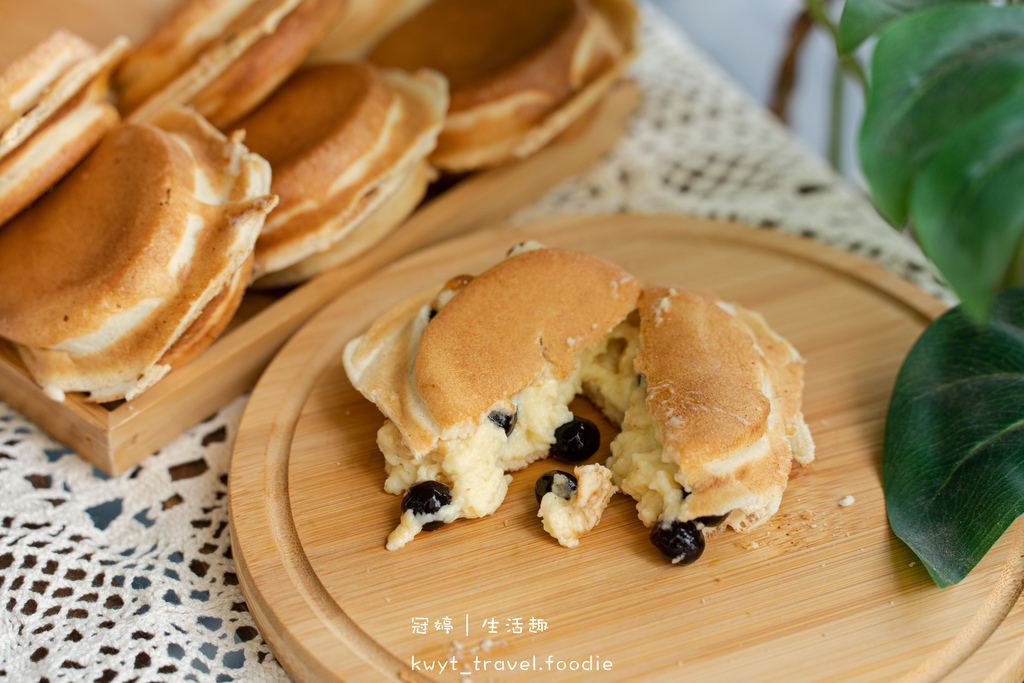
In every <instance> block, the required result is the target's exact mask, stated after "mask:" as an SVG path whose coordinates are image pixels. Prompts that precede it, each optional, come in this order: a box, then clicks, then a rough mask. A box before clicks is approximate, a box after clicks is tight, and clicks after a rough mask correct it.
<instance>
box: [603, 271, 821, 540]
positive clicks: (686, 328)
mask: <svg viewBox="0 0 1024 683" xmlns="http://www.w3.org/2000/svg"><path fill="white" fill-rule="evenodd" d="M615 337H618V338H620V339H622V340H623V341H622V342H620V344H622V345H623V348H624V349H626V351H625V353H626V354H627V355H630V354H632V355H634V356H635V360H634V367H635V373H637V374H636V375H635V376H636V377H637V382H636V384H635V389H634V390H633V391H632V393H631V396H630V397H629V404H628V407H627V409H626V410H625V413H624V416H623V420H622V431H621V433H620V434H619V435H618V436H617V437H616V438H615V440H614V441H613V442H612V444H611V450H612V456H611V458H609V460H608V463H607V464H608V467H609V469H611V470H612V473H613V482H614V483H615V485H616V486H618V487H619V488H620V489H621V490H622V491H623V492H624V493H626V494H628V495H630V496H632V497H633V498H634V499H635V500H636V501H637V511H638V513H639V516H640V519H641V521H643V523H644V524H645V525H647V526H649V527H660V529H659V530H658V531H655V532H653V533H654V535H657V533H659V532H660V531H665V532H668V531H669V528H670V527H673V525H675V527H674V531H673V532H672V533H675V532H676V531H678V530H679V527H680V526H681V525H683V524H689V525H693V526H694V527H695V528H694V529H690V530H689V531H688V533H693V531H696V532H699V533H701V534H702V535H707V534H708V533H710V530H711V528H712V527H715V526H718V525H719V524H723V523H724V525H727V526H731V527H733V528H735V529H737V530H739V531H745V530H749V529H751V528H753V527H756V526H757V525H758V524H761V523H763V522H764V521H766V520H767V519H768V518H769V517H771V516H772V515H773V514H774V513H775V512H776V511H777V510H778V508H779V504H780V503H781V501H782V495H783V492H784V491H785V489H786V485H787V482H788V478H789V472H790V469H791V467H792V462H793V460H794V459H795V460H797V462H799V463H801V464H807V463H809V462H811V461H812V460H813V459H814V443H813V441H812V440H811V436H810V432H809V430H808V428H807V424H806V423H805V421H804V419H803V414H802V412H801V408H800V405H801V394H802V390H803V359H802V358H801V357H800V355H799V354H798V353H797V351H796V350H795V349H794V348H793V347H792V346H791V345H790V344H789V343H788V342H786V341H785V340H784V339H783V338H782V337H780V336H779V335H778V334H776V333H775V332H774V331H772V329H771V328H770V327H769V326H768V325H767V323H766V322H765V321H764V319H763V318H762V317H761V316H760V315H758V314H756V313H754V312H752V311H749V310H746V309H744V308H742V307H740V306H736V305H732V304H727V303H724V302H722V301H720V300H718V299H717V297H714V296H713V295H710V294H706V293H700V292H693V291H685V290H677V289H674V288H666V287H656V286H649V287H647V288H645V290H644V293H643V295H642V296H641V298H640V322H639V330H635V329H624V328H622V329H619V330H616V331H615V332H613V334H612V338H615ZM705 529H707V531H705ZM653 538H654V536H652V540H653ZM696 541H697V542H698V543H700V544H703V539H702V538H701V539H696ZM698 554H699V553H698ZM673 559H677V558H673ZM678 559H683V558H678Z"/></svg>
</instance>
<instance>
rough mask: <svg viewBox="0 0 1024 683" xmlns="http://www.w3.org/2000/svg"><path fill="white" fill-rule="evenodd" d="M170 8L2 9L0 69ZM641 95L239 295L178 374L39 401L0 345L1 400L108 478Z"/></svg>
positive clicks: (505, 210)
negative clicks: (66, 34)
mask: <svg viewBox="0 0 1024 683" xmlns="http://www.w3.org/2000/svg"><path fill="white" fill-rule="evenodd" d="M174 4H175V2H173V0H136V1H132V2H123V1H121V0H90V1H89V2H86V1H85V0H40V1H39V2H32V3H4V4H3V5H2V6H0V14H2V15H3V17H4V20H3V21H2V22H0V65H2V64H3V63H5V62H6V61H9V60H10V59H13V58H14V57H16V56H18V55H20V54H22V53H23V52H25V51H27V50H28V49H30V48H31V47H32V46H33V45H34V44H35V43H36V42H38V41H39V40H42V39H43V38H45V37H46V36H47V35H48V34H49V33H50V32H51V31H53V30H54V29H56V28H60V27H64V28H68V29H70V30H72V31H75V32H78V33H80V34H81V35H83V36H85V37H86V38H88V39H89V40H92V41H94V42H96V43H97V44H102V43H105V42H106V41H109V40H110V39H112V38H113V37H115V36H116V35H120V34H126V35H128V36H129V37H130V38H132V39H133V40H134V41H135V42H136V43H137V42H138V41H140V40H141V39H143V38H145V36H146V35H148V33H149V31H150V30H152V27H153V26H155V25H156V24H157V23H158V22H159V21H160V20H161V19H162V18H163V17H164V16H166V14H167V13H168V12H169V11H170V9H171V8H172V7H173V6H174ZM639 99H640V91H639V89H638V88H637V86H636V85H635V84H633V83H631V82H623V83H620V84H618V86H617V87H616V88H615V89H613V91H612V92H611V93H609V94H608V96H606V97H605V99H604V100H603V101H602V102H600V103H599V104H598V105H597V106H596V107H595V108H594V110H593V111H591V112H590V113H589V114H588V115H586V116H584V117H583V119H581V120H580V121H578V122H577V123H576V124H574V126H573V127H571V128H570V129H569V130H567V131H565V133H563V134H562V135H561V136H559V138H557V139H556V140H555V141H554V142H552V143H551V144H550V145H548V146H547V147H546V148H545V149H543V150H541V151H540V152H538V153H537V154H534V155H533V156H531V157H529V158H527V159H524V160H521V161H516V162H512V163H508V164H505V165H502V166H500V167H498V168H495V169H491V170H489V171H487V172H483V173H479V174H476V175H475V176H472V177H470V178H468V179H466V180H463V181H462V182H460V183H459V184H458V185H456V186H454V187H453V188H452V189H449V190H447V191H445V192H444V193H443V194H441V195H439V196H438V197H436V198H434V199H433V200H432V201H430V202H428V203H426V204H425V205H423V206H421V207H420V208H419V209H418V210H417V211H416V213H414V215H413V216H412V217H411V218H410V219H409V220H407V221H406V222H405V223H404V224H403V225H402V226H401V227H400V228H399V229H397V230H396V231H395V232H394V233H392V235H389V236H388V237H387V238H386V239H385V241H384V242H383V243H382V244H380V245H378V247H376V248H373V249H372V250H371V251H370V252H368V253H366V254H364V255H361V256H359V257H357V258H355V259H353V260H352V261H350V262H349V263H345V264H342V265H340V266H338V267H336V268H334V269H332V270H331V271H329V272H326V273H324V274H322V275H320V276H318V277H316V278H314V279H313V280H311V281H310V282H308V283H306V284H305V285H303V286H301V287H298V288H295V289H293V290H291V291H287V292H278V293H277V295H276V296H271V297H268V296H267V295H266V294H263V293H250V294H247V301H246V302H244V303H243V309H245V314H244V315H240V316H236V320H235V321H233V323H232V325H231V326H230V327H229V329H228V331H227V332H226V333H225V334H224V335H223V336H222V337H221V338H220V339H218V340H217V342H215V343H214V344H213V345H212V346H211V347H210V348H209V349H207V350H206V351H205V352H204V353H203V354H202V355H200V356H199V357H198V358H197V359H195V360H194V361H192V362H191V363H189V364H188V365H186V366H184V367H181V368H175V369H174V370H173V371H172V372H171V373H170V374H168V376H167V377H165V378H164V379H162V380H161V381H160V382H159V383H157V384H156V385H155V386H154V387H153V388H151V389H149V390H147V391H146V392H145V393H144V394H142V395H141V396H140V397H138V398H136V399H134V400H132V401H130V402H128V403H124V402H121V403H117V404H112V405H108V406H102V405H97V404H94V403H90V402H87V401H84V400H82V398H81V397H80V396H78V395H75V394H70V395H69V396H68V398H67V400H66V401H65V402H63V403H55V402H54V401H51V400H50V399H49V398H47V397H46V396H45V395H44V394H43V392H42V391H41V390H40V389H39V387H38V386H36V385H35V383H34V382H33V381H32V380H31V378H30V377H29V375H28V373H27V371H26V370H25V368H24V366H23V365H22V364H21V363H20V361H19V360H18V358H17V353H16V352H15V351H14V349H13V348H11V347H10V346H9V345H8V344H7V342H5V341H3V340H0V400H3V401H6V402H7V403H9V404H10V405H11V406H12V407H14V408H15V409H16V410H18V411H20V412H22V413H23V414H24V415H26V416H27V417H28V418H29V419H31V420H33V421H34V422H35V423H36V424H38V425H39V426H40V427H42V428H43V429H45V430H46V431H47V432H49V433H50V435H51V436H53V437H54V438H56V439H57V440H58V441H61V442H63V443H64V444H65V445H67V446H69V447H70V448H72V449H73V450H75V451H76V452H78V453H79V454H80V455H82V456H84V457H86V458H87V459H89V460H90V461H91V462H93V464H95V465H97V466H98V467H100V468H101V469H103V470H104V471H106V472H107V473H109V474H119V473H121V472H124V471H125V470H127V469H128V468H130V467H131V466H133V465H135V464H136V463H138V462H139V461H140V460H142V459H143V458H144V457H146V456H147V455H149V454H150V453H153V452H154V451H156V450H158V449H159V448H161V447H162V446H164V445H165V444H167V443H168V442H170V441H171V440H172V439H174V438H175V437H176V436H178V435H179V434H181V433H182V432H184V431H186V430H187V429H189V428H191V427H193V426H194V425H196V424H198V423H199V422H200V421H202V420H204V419H206V418H207V417H209V416H210V415H211V414H213V413H214V412H216V411H217V410H219V409H220V408H221V407H223V406H224V405H226V404H227V403H228V402H230V401H231V400H232V399H234V398H235V397H237V396H239V395H241V394H243V393H244V392H246V391H248V390H249V389H250V388H252V386H253V384H255V382H256V379H257V378H258V377H259V375H260V373H261V372H262V371H263V369H264V368H265V367H266V364H267V363H268V362H269V361H270V358H271V357H272V356H273V354H274V352H275V351H277V349H279V348H280V346H281V344H283V343H284V341H285V340H286V339H287V338H288V336H289V335H290V334H291V333H292V332H294V331H295V330H296V329H297V328H298V326H299V325H301V324H302V323H303V322H304V321H305V320H306V319H307V318H308V317H309V316H310V315H311V314H312V313H313V312H314V311H316V310H318V309H319V308H320V307H321V306H323V305H324V304H325V303H327V302H328V301H330V300H331V299H332V298H333V297H334V296H336V295H337V294H338V293H339V292H341V291H344V290H345V289H346V288H347V287H349V286H351V285H352V284H354V283H356V282H359V281H360V280H362V279H364V278H366V277H367V276H368V275H369V274H370V273H372V272H374V271H376V270H377V269H379V268H380V267H382V266H383V265H385V264H387V263H389V262H391V261H393V260H394V259H396V258H398V257H400V256H403V255H405V254H408V253H411V252H413V251H415V250H416V249H418V248H421V247H424V246H426V245H429V244H433V243H435V242H438V241H441V240H444V239H447V238H451V237H454V236H456V235H460V234H464V233H466V232H469V231H471V230H474V229H476V228H478V227H480V226H483V225H488V224H491V223H493V222H495V221H499V220H503V219H505V218H506V217H508V216H509V215H511V214H512V213H513V212H515V211H516V210H517V209H519V208H521V207H523V206H525V205H526V204H529V203H530V202H531V201H533V200H534V199H536V198H538V197H540V196H541V195H542V194H544V193H545V192H546V191H547V190H548V189H550V188H551V187H553V186H554V185H557V184H558V182H560V181H561V180H563V179H564V178H566V177H568V176H571V175H573V174H575V173H578V172H580V171H582V170H583V169H585V168H586V167H587V166H589V165H590V164H592V163H594V162H595V161H596V160H597V159H598V158H600V157H601V156H602V155H603V154H604V153H605V152H607V151H608V150H609V149H611V148H612V147H613V146H614V145H615V143H616V142H617V141H618V140H619V138H620V137H621V136H622V134H623V132H624V131H625V129H626V126H627V125H628V121H629V117H630V115H631V114H632V112H633V111H634V109H635V108H636V106H637V104H638V102H639Z"/></svg>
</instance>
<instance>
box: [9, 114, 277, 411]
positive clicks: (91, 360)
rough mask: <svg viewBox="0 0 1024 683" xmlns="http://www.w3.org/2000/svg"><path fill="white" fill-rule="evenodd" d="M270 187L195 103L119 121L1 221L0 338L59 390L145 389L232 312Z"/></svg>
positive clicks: (265, 173) (262, 167) (98, 396)
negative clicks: (36, 196)
mask: <svg viewBox="0 0 1024 683" xmlns="http://www.w3.org/2000/svg"><path fill="white" fill-rule="evenodd" d="M269 191H270V168H269V166H268V165H267V163H266V162H265V161H264V160H263V159H261V158H259V157H258V156H256V155H255V154H252V153H250V152H249V151H248V150H247V149H246V148H245V146H244V145H242V144H241V142H240V141H239V139H238V138H232V139H228V138H226V137H224V135H223V134H221V133H219V132H218V131H217V130H216V129H214V128H213V127H212V126H210V125H209V123H207V122H206V121H205V120H204V119H202V118H201V117H199V116H198V115H196V114H195V113H194V112H191V111H184V110H170V111H167V112H165V113H164V114H162V115H161V116H159V117H157V118H156V119H154V122H153V123H152V124H127V123H124V124H121V125H120V126H118V127H117V128H115V129H114V130H113V131H111V132H110V133H109V134H108V135H107V136H106V137H104V139H103V140H102V141H101V142H100V144H99V145H98V146H97V147H96V149H95V150H94V151H93V152H92V153H91V154H90V155H89V156H88V157H86V159H85V160H84V161H83V162H82V163H81V164H79V165H78V166H77V167H76V168H75V169H74V171H72V172H71V173H70V174H69V175H68V176H67V177H65V178H64V180H62V181H61V182H60V183H59V184H58V185H57V186H56V187H55V188H54V189H53V191H51V192H50V193H48V194H47V195H46V196H45V197H43V198H41V199H40V200H39V201H37V202H36V203H35V204H34V205H33V206H32V207H31V208H30V209H28V210H27V211H24V212H22V213H21V214H19V215H18V216H17V217H16V218H15V219H14V220H12V221H11V222H10V223H8V224H7V226H5V228H4V229H3V230H0V336H3V337H6V338H7V339H9V340H11V341H13V342H14V343H15V346H16V347H17V349H18V351H19V353H20V355H21V358H22V360H23V361H24V363H25V365H26V366H27V368H28V369H29V371H30V372H31V374H32V376H33V377H34V378H35V380H36V381H37V382H38V383H39V384H40V385H41V386H42V387H43V389H44V390H45V391H46V393H47V394H48V395H50V396H51V397H53V398H55V399H58V400H60V399H62V398H63V396H64V394H65V392H72V391H74V392H83V393H84V394H86V397H87V398H88V399H91V400H94V401H111V400H114V399H119V398H127V399H131V398H133V397H134V396H137V395H138V394H139V393H140V392H142V391H144V390H145V389H146V388H148V387H150V386H152V385H153V383H155V382H156V381H158V380H159V379H160V378H161V377H163V376H164V375H165V374H166V373H167V372H168V371H169V370H170V368H171V366H172V365H176V364H180V363H183V362H185V361H186V360H188V358H190V357H191V356H193V355H195V354H196V353H198V352H199V351H200V350H202V348H204V347H205V345H206V344H208V343H209V341H210V340H211V339H212V336H213V335H214V334H215V333H218V332H219V331H220V329H223V324H224V323H225V322H226V318H229V317H230V316H231V314H232V313H233V312H234V309H235V307H236V306H237V304H238V301H239V299H240V297H241V293H242V291H243V290H244V283H245V282H247V280H248V270H247V268H248V265H247V264H248V263H249V262H250V257H251V254H252V251H253V246H254V245H255V242H256V237H257V235H258V234H259V231H260V228H261V227H262V225H263V219H264V217H265V216H266V214H267V213H268V212H269V211H270V210H271V209H272V208H273V207H274V204H275V201H276V199H275V198H274V197H273V196H271V195H269ZM239 283H242V285H243V286H240V285H239ZM225 291H226V292H227V293H226V294H224V298H223V299H220V300H218V299H217V297H218V295H219V294H221V293H222V292H225ZM211 302H213V307H212V308H211V307H210V306H211ZM207 310H208V311H209V313H208V314H207V315H206V316H205V317H203V314H204V312H205V311H207ZM197 321H198V323H197ZM194 324H197V325H198V327H196V328H193V329H192V330H191V331H190V328H191V327H192V326H193V325H194ZM175 344H177V345H178V346H177V348H175Z"/></svg>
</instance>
